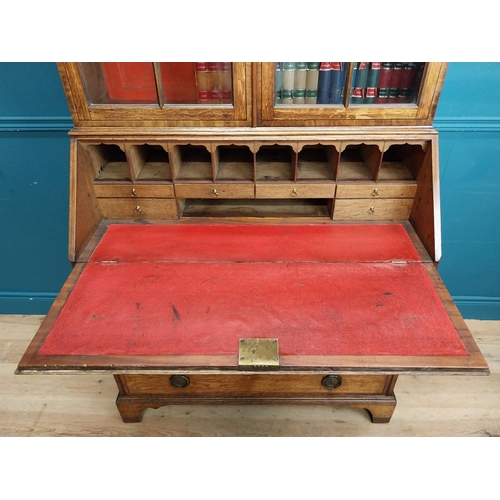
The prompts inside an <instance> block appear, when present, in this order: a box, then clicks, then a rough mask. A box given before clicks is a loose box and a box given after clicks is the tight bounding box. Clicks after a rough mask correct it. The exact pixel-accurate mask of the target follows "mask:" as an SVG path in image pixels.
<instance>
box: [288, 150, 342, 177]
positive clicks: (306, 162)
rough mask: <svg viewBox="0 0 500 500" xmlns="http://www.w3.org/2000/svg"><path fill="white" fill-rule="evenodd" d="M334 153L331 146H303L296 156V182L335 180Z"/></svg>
mask: <svg viewBox="0 0 500 500" xmlns="http://www.w3.org/2000/svg"><path fill="white" fill-rule="evenodd" d="M336 153H337V152H336V150H335V148H334V147H333V146H321V145H317V146H304V147H303V149H302V151H300V153H299V155H298V164H297V180H304V181H305V180H316V181H333V180H335V175H334V171H335V167H336V165H335V164H334V160H333V157H334V155H335V156H336Z"/></svg>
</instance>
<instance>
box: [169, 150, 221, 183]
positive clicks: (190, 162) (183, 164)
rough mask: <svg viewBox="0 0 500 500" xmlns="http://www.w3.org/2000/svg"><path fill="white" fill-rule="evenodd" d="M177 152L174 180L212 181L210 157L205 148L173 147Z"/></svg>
mask: <svg viewBox="0 0 500 500" xmlns="http://www.w3.org/2000/svg"><path fill="white" fill-rule="evenodd" d="M175 148H176V149H177V151H178V157H177V160H178V162H179V164H178V165H177V166H176V168H177V169H178V171H177V175H176V177H175V178H176V180H179V181H196V182H198V181H204V182H211V181H213V176H212V157H211V154H210V152H209V151H208V150H207V148H206V147H205V146H192V145H190V144H188V145H185V146H175Z"/></svg>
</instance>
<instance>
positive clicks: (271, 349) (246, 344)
mask: <svg viewBox="0 0 500 500" xmlns="http://www.w3.org/2000/svg"><path fill="white" fill-rule="evenodd" d="M279 359H280V358H279V348H278V339H240V342H239V351H238V368H239V369H240V370H279V368H280V360H279Z"/></svg>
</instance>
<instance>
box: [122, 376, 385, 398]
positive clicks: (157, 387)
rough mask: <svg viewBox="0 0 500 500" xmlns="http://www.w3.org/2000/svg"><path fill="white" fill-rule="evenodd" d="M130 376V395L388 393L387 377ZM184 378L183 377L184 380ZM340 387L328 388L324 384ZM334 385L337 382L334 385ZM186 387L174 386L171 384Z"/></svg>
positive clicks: (125, 382) (127, 381) (127, 384)
mask: <svg viewBox="0 0 500 500" xmlns="http://www.w3.org/2000/svg"><path fill="white" fill-rule="evenodd" d="M179 376H180V377H181V378H177V379H175V378H173V377H176V375H164V374H158V375H156V374H144V375H142V374H139V375H136V374H131V375H120V379H121V381H122V385H123V387H124V389H125V391H126V393H127V395H136V396H138V395H145V394H154V395H158V396H160V395H164V396H169V397H170V396H172V397H176V396H178V397H186V396H221V397H222V396H242V397H243V396H256V397H257V396H258V397H266V396H267V397H273V396H299V395H304V396H305V395H323V396H326V395H331V396H335V395H346V394H385V392H386V387H387V385H388V382H389V380H388V379H389V376H387V375H341V376H337V377H338V379H333V380H332V379H331V378H330V379H329V380H326V381H324V382H323V379H324V378H325V377H327V376H328V375H327V374H324V373H323V374H318V373H315V374H304V373H300V374H295V373H275V374H269V373H266V374H264V373H255V372H252V373H241V372H235V373H234V374H212V373H202V374H188V375H182V372H179V375H177V377H179ZM182 377H184V378H182ZM337 381H340V385H339V386H338V387H335V388H334V387H331V388H327V387H325V385H323V384H326V385H331V386H332V385H336V382H337ZM332 382H334V383H333V384H332ZM175 383H178V385H184V384H187V385H186V386H185V387H175V386H174V385H172V384H175Z"/></svg>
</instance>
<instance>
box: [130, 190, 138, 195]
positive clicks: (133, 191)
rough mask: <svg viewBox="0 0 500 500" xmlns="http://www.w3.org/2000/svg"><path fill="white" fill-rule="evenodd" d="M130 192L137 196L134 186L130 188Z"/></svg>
mask: <svg viewBox="0 0 500 500" xmlns="http://www.w3.org/2000/svg"><path fill="white" fill-rule="evenodd" d="M130 194H131V195H132V196H137V191H136V190H135V188H132V190H131V191H130Z"/></svg>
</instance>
